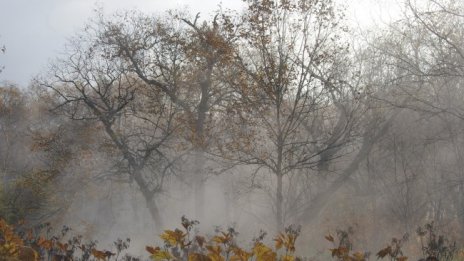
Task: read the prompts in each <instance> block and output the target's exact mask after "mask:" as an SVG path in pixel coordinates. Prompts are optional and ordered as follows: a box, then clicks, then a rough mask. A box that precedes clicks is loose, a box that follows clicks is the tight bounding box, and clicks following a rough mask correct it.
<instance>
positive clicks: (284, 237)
mask: <svg viewBox="0 0 464 261" xmlns="http://www.w3.org/2000/svg"><path fill="white" fill-rule="evenodd" d="M274 241H275V247H276V249H277V250H279V249H280V248H282V247H285V249H286V250H287V251H290V252H295V241H296V235H295V234H283V233H280V234H279V235H278V236H277V237H276V238H275V239H274Z"/></svg>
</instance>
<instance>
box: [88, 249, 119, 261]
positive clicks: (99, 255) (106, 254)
mask: <svg viewBox="0 0 464 261" xmlns="http://www.w3.org/2000/svg"><path fill="white" fill-rule="evenodd" d="M91 253H92V255H93V256H94V257H95V258H96V259H97V260H99V261H100V260H103V261H106V260H107V258H110V257H111V256H114V255H115V254H114V253H111V252H110V251H100V250H96V249H92V252H91Z"/></svg>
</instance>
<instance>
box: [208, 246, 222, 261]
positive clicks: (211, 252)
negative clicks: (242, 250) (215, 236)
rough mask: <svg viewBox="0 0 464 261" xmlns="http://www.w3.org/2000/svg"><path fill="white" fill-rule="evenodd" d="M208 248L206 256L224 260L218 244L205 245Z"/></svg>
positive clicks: (215, 259)
mask: <svg viewBox="0 0 464 261" xmlns="http://www.w3.org/2000/svg"><path fill="white" fill-rule="evenodd" d="M206 249H207V250H208V257H209V258H210V259H211V260H212V261H224V257H223V256H222V249H221V247H220V246H206Z"/></svg>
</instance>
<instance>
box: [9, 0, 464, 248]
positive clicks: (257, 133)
mask: <svg viewBox="0 0 464 261" xmlns="http://www.w3.org/2000/svg"><path fill="white" fill-rule="evenodd" d="M245 2H246V8H245V10H243V11H242V12H234V11H228V10H220V11H218V12H217V13H215V14H214V15H213V16H212V17H206V18H205V19H203V18H202V17H200V16H199V15H196V16H195V15H190V14H189V13H187V12H185V11H179V10H174V11H171V12H168V13H167V14H165V15H164V16H151V15H146V14H144V13H139V12H135V11H123V12H119V13H117V14H114V15H112V16H106V15H103V13H102V12H97V14H96V15H95V16H94V18H93V19H92V20H91V21H89V23H88V24H87V25H86V26H85V28H84V29H83V30H82V32H80V33H79V34H77V35H76V36H74V38H72V39H71V40H70V41H69V43H68V45H66V48H65V51H64V54H63V55H61V56H59V57H58V58H57V59H56V60H55V61H53V62H52V63H51V64H50V66H49V68H48V69H47V70H46V71H45V72H44V73H43V74H41V75H39V76H37V78H36V79H35V80H34V81H33V82H32V83H31V88H30V89H29V90H27V91H23V90H22V89H19V88H15V87H8V86H5V87H3V88H2V89H1V92H0V94H1V97H0V135H1V136H2V137H1V141H2V146H1V147H0V163H1V165H0V171H1V174H2V188H1V200H0V215H1V216H2V217H5V218H6V219H8V221H10V222H16V221H17V220H21V219H25V220H29V221H30V222H43V221H44V220H47V219H54V220H55V221H56V222H58V221H63V220H69V219H66V218H64V217H69V216H70V215H72V214H70V213H72V210H71V205H73V204H78V207H76V208H81V209H82V208H84V207H83V205H85V204H84V203H82V202H85V203H87V201H86V200H83V199H82V197H78V196H76V195H79V193H82V191H83V190H85V189H87V188H89V187H92V186H93V191H94V192H95V193H99V192H101V191H102V190H103V187H104V186H107V184H110V183H111V184H115V183H117V184H130V187H131V188H132V189H133V188H135V190H136V191H137V193H136V196H135V197H137V198H140V199H142V200H143V207H142V208H143V209H145V206H146V209H147V210H148V213H149V215H150V217H151V220H152V221H153V224H154V227H155V228H156V229H158V230H161V228H163V227H164V226H165V224H166V221H167V220H168V221H169V219H170V218H171V217H170V215H171V214H170V213H177V212H169V211H168V210H167V209H175V208H176V204H174V203H172V201H170V200H169V198H170V197H180V198H181V201H182V202H184V201H185V202H187V205H188V206H189V208H190V209H192V210H193V212H194V213H193V215H194V216H195V217H196V218H198V219H200V220H204V218H205V216H209V215H211V213H212V212H214V211H212V207H211V203H210V202H211V200H212V199H211V197H210V196H208V191H207V184H208V182H210V180H212V179H213V180H215V182H218V180H220V182H222V183H221V184H223V185H224V186H223V191H224V193H222V194H223V195H220V196H221V197H224V202H225V203H224V205H225V206H224V212H227V213H226V215H227V216H229V217H231V216H232V218H231V221H233V220H232V219H233V217H234V216H235V217H237V216H238V214H237V213H239V212H241V211H242V209H247V211H249V212H251V213H253V212H254V211H255V210H256V213H254V215H257V216H259V217H269V216H271V217H272V218H263V220H266V222H267V224H268V225H269V226H270V227H272V228H273V229H275V230H276V231H279V230H282V229H283V228H284V226H286V225H288V224H291V223H298V224H303V225H305V224H306V225H308V226H309V224H311V222H312V221H314V220H317V221H321V220H324V218H323V217H330V218H331V220H330V222H329V223H331V224H344V223H358V224H362V226H361V227H360V230H363V233H364V235H365V238H364V239H360V241H363V242H364V243H365V244H373V243H376V242H382V240H384V237H383V236H381V233H379V231H408V232H411V231H414V230H415V228H416V226H417V224H421V223H424V222H426V221H431V220H433V221H435V222H436V224H439V225H440V226H443V228H444V229H449V231H454V232H455V234H456V235H455V236H456V239H458V240H462V239H461V238H460V237H461V236H460V234H462V233H461V232H462V231H464V216H463V214H464V213H463V211H464V209H463V207H464V202H463V200H464V194H463V193H464V187H463V186H464V175H463V173H462V170H463V169H464V168H463V166H462V164H463V162H464V161H463V156H464V155H463V151H462V147H463V146H462V143H463V141H464V140H463V138H464V136H463V133H462V129H463V119H464V113H463V112H464V110H463V109H464V108H463V102H462V101H463V97H464V96H463V94H464V93H463V91H462V86H461V84H462V83H463V81H462V80H463V68H464V67H463V66H464V50H463V48H462V46H463V45H462V43H464V41H463V40H464V31H463V29H462V28H464V27H463V22H464V21H463V14H464V12H463V6H462V5H461V4H460V3H454V2H452V1H444V0H443V1H425V2H423V3H420V4H415V3H412V2H409V1H407V2H405V3H404V10H403V11H404V12H403V14H402V17H401V18H400V19H399V20H397V21H394V22H392V23H390V24H388V25H386V26H384V27H379V28H377V29H376V30H375V31H373V32H364V33H363V34H356V33H355V31H354V30H351V29H350V28H349V27H348V26H347V22H346V20H345V18H344V13H343V10H341V9H340V8H338V7H337V6H336V5H335V4H334V3H332V2H331V1H305V0H300V1H296V0H295V1H291V0H288V1H268V0H262V1H251V0H250V1H245ZM215 184H216V183H215ZM110 191H112V192H111V193H113V192H114V194H115V195H118V196H119V197H124V196H127V193H126V191H125V190H124V189H119V187H118V189H115V188H112V189H110ZM111 195H112V196H111V197H113V196H115V195H113V194H111ZM189 195H193V200H192V201H189V199H187V197H188V196H189ZM86 196H87V198H86V199H87V200H88V199H89V197H90V196H89V195H86ZM111 197H110V198H111ZM218 197H219V195H218ZM78 200H80V201H81V202H80V203H75V201H78ZM253 200H257V201H259V202H260V203H262V204H263V206H264V207H262V208H260V209H259V211H258V210H257V209H258V208H257V207H256V208H255V207H254V206H253V202H254V201H253ZM136 201H137V202H139V201H140V200H136ZM182 207H184V205H183V206H182ZM177 208H178V207H177ZM250 209H251V210H250ZM99 211H102V213H104V215H105V217H107V215H113V219H116V217H114V209H113V207H112V205H111V204H105V206H102V207H101V208H99ZM137 211H138V210H137V209H133V210H132V212H134V213H135V212H137ZM177 211H178V212H182V211H183V209H180V210H177ZM229 212H230V213H229ZM99 213H100V212H99ZM102 215H103V214H102ZM115 222H116V221H115ZM102 223H106V224H101V225H102V226H103V225H109V224H111V222H109V223H108V222H102ZM386 224H387V225H386ZM379 227H380V228H379Z"/></svg>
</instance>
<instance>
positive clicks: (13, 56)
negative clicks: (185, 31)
mask: <svg viewBox="0 0 464 261" xmlns="http://www.w3.org/2000/svg"><path fill="white" fill-rule="evenodd" d="M396 1H397V0H383V4H381V5H378V4H376V2H377V1H375V0H351V1H348V4H350V8H349V12H348V16H349V17H350V19H351V20H352V21H358V22H359V23H360V24H361V25H363V26H365V25H367V24H369V23H370V22H372V19H378V18H379V17H382V18H383V19H388V17H389V16H391V13H392V11H391V10H390V9H391V7H390V6H392V3H394V2H396ZM96 3H99V5H102V6H103V8H104V10H105V12H106V13H111V12H114V11H116V10H120V9H138V10H142V11H144V12H148V13H156V12H162V11H164V10H166V9H169V8H177V7H188V8H189V10H191V11H192V13H197V12H201V13H202V14H208V13H211V12H212V11H214V10H215V9H217V8H218V5H219V4H221V1H220V0H98V1H96V0H0V46H2V45H5V46H6V53H5V54H3V55H2V54H0V66H5V69H4V71H3V72H2V73H1V74H0V82H4V81H10V82H13V83H16V84H19V85H20V86H22V87H25V86H27V85H28V83H29V81H30V80H31V78H32V77H33V76H35V75H37V74H38V73H40V72H41V71H42V70H44V68H45V67H46V65H47V62H48V61H49V60H50V59H52V58H53V57H55V56H57V55H58V54H59V52H60V50H63V46H64V44H65V42H66V39H67V38H68V37H70V36H72V35H73V34H74V33H75V32H77V31H78V30H79V29H80V28H81V27H82V26H83V25H84V23H85V22H86V21H87V20H88V19H89V17H91V16H92V14H93V10H94V9H95V7H96ZM222 6H223V7H224V8H232V9H240V8H242V7H243V4H242V1H241V0H224V1H222ZM387 7H388V8H387Z"/></svg>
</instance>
